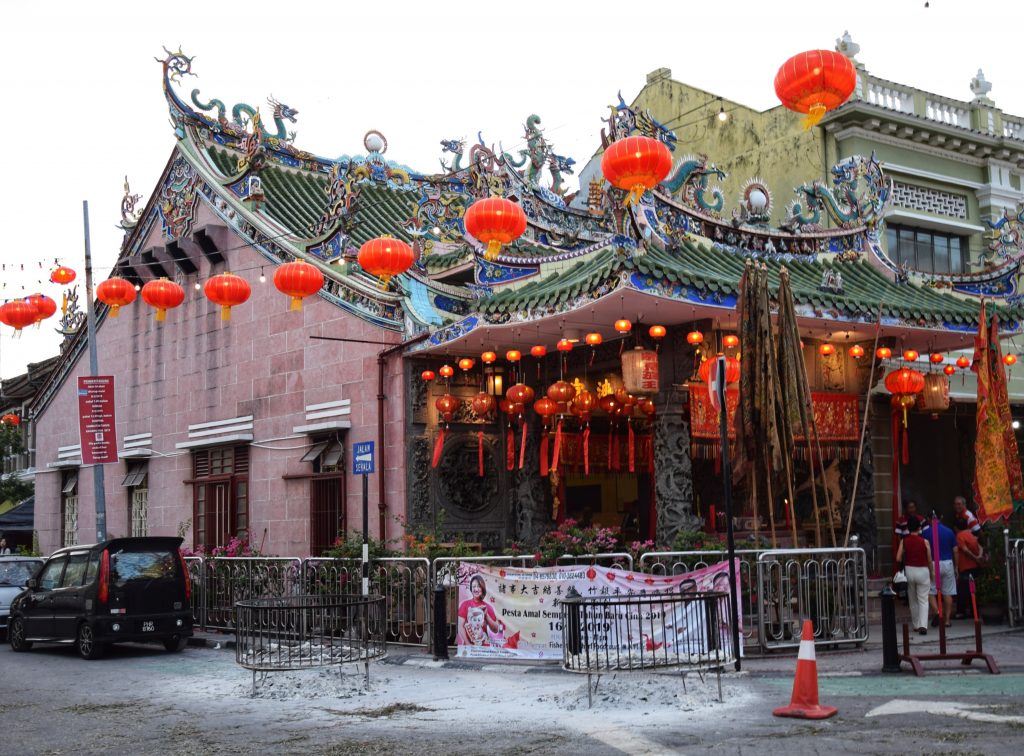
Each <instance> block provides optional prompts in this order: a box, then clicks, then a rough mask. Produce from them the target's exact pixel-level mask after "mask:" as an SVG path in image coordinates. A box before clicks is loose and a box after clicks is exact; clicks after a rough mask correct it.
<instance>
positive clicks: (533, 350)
mask: <svg viewBox="0 0 1024 756" xmlns="http://www.w3.org/2000/svg"><path fill="white" fill-rule="evenodd" d="M547 353H548V348H547V347H546V346H543V345H541V344H538V345H536V346H532V347H530V354H532V355H533V356H534V357H536V358H537V359H538V360H539V359H540V358H541V357H543V356H544V355H546V354H547Z"/></svg>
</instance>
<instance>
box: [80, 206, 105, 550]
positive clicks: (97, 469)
mask: <svg viewBox="0 0 1024 756" xmlns="http://www.w3.org/2000/svg"><path fill="white" fill-rule="evenodd" d="M82 220H83V223H84V224H85V327H86V335H87V336H88V337H89V375H91V376H97V375H99V372H100V368H99V358H98V357H97V356H96V312H95V304H94V300H93V295H92V249H91V247H90V245H89V200H82ZM92 488H93V498H94V499H95V501H96V542H97V543H99V542H100V541H105V540H107V498H106V494H105V493H104V480H103V465H102V464H94V465H93V466H92Z"/></svg>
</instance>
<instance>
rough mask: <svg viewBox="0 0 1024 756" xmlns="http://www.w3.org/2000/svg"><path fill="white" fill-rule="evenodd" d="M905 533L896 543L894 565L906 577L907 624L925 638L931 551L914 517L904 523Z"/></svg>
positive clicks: (930, 582) (932, 569)
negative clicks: (901, 567)
mask: <svg viewBox="0 0 1024 756" xmlns="http://www.w3.org/2000/svg"><path fill="white" fill-rule="evenodd" d="M907 531H908V534H907V537H906V538H904V539H903V540H902V541H900V547H899V548H898V549H897V550H896V562H897V563H901V564H903V565H904V568H903V569H904V572H905V573H906V575H907V603H908V604H909V605H910V621H911V623H912V624H913V626H914V628H915V629H916V630H917V632H919V633H920V634H921V635H927V633H928V627H927V625H928V591H929V589H930V588H931V584H932V576H933V573H934V572H935V563H934V562H932V547H931V546H929V545H928V541H926V540H925V539H924V538H922V537H921V521H920V520H919V519H917V518H916V517H910V518H908V519H907Z"/></svg>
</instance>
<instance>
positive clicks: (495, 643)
mask: <svg viewBox="0 0 1024 756" xmlns="http://www.w3.org/2000/svg"><path fill="white" fill-rule="evenodd" d="M739 574H740V570H739V564H738V560H737V566H736V591H737V595H738V594H739V590H740V586H739V582H740V578H739ZM458 582H459V608H458V617H457V634H456V645H457V646H458V654H457V655H458V656H462V657H476V658H480V657H488V658H506V659H547V660H561V658H562V617H561V603H562V600H563V599H564V598H565V597H566V595H567V594H568V592H569V589H570V588H575V589H576V592H577V593H579V594H580V595H581V596H583V597H585V598H589V597H594V596H618V597H623V598H625V597H628V596H633V595H642V596H657V595H659V594H670V593H671V594H678V593H679V592H680V591H681V590H685V591H686V592H705V591H723V592H726V593H727V592H728V591H729V563H728V562H727V561H723V562H719V563H717V564H713V565H711V566H709V567H705V568H703V569H699V570H694V571H693V572H687V573H683V574H681V575H672V576H660V575H648V574H646V573H643V572H630V571H628V570H622V569H619V568H614V567H599V566H596V565H571V566H570V565H563V566H559V567H529V568H523V567H490V566H483V565H478V564H471V563H465V562H464V563H463V564H462V565H461V568H460V570H459V580H458ZM742 605H743V604H742V601H741V602H740V606H742ZM659 606H662V605H660V604H657V603H655V604H654V605H653V608H652V609H650V610H649V611H653V612H657V611H658V607H659ZM664 606H666V607H669V606H672V605H669V604H666V605H664ZM674 606H676V607H678V616H676V617H673V618H660V617H659V618H657V619H658V620H659V621H658V622H656V623H654V624H651V623H650V622H647V624H648V625H649V626H650V627H651V628H652V629H651V630H649V633H651V632H656V634H657V635H658V637H651V635H650V634H646V635H645V634H642V632H641V621H642V620H644V619H646V620H650V619H651V618H650V617H647V618H642V617H638V616H637V615H636V607H635V606H634V607H632V612H633V614H632V615H631V614H630V608H629V607H626V606H624V605H623V606H616V607H609V608H608V610H607V611H605V612H603V613H602V621H603V622H604V623H605V624H606V627H603V628H596V629H595V630H603V631H605V632H606V633H607V634H608V635H609V636H615V637H620V638H627V637H628V638H633V637H635V639H636V643H638V644H640V643H646V644H648V649H650V647H652V646H653V647H659V646H660V644H666V643H667V644H674V645H680V644H685V643H687V641H688V634H689V633H690V632H691V628H693V627H694V624H693V623H694V622H695V620H696V618H695V617H688V616H686V615H687V613H688V612H692V611H693V610H694V609H695V608H696V606H695V605H692V604H684V603H677V604H674ZM723 620H724V625H725V626H724V627H723V628H719V631H720V632H721V633H722V635H721V638H722V640H723V642H727V643H730V644H731V643H732V640H731V632H729V631H728V628H727V623H728V616H726V617H724V618H723ZM740 622H741V627H740V633H741V634H742V632H743V629H742V617H741V618H740ZM611 623H616V624H618V625H619V627H618V628H617V629H616V628H612V627H611ZM630 623H632V627H631V626H630ZM654 627H657V628H658V629H657V631H655V630H653V628H654ZM702 630H703V631H705V634H704V635H702V636H701V637H706V628H702ZM634 631H635V632H634ZM666 636H670V637H666ZM726 637H728V640H727V641H726Z"/></svg>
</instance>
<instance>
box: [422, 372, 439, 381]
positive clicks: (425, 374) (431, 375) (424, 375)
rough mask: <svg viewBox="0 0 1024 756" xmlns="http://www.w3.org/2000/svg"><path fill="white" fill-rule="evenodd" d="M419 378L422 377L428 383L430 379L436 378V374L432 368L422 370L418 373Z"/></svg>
mask: <svg viewBox="0 0 1024 756" xmlns="http://www.w3.org/2000/svg"><path fill="white" fill-rule="evenodd" d="M420 378H422V379H423V380H424V381H426V382H427V383H430V381H432V380H434V379H435V378H437V375H436V374H435V373H434V371H433V370H424V371H423V372H422V373H420Z"/></svg>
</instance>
